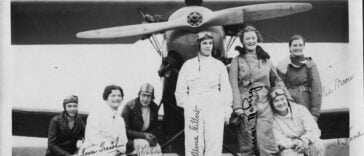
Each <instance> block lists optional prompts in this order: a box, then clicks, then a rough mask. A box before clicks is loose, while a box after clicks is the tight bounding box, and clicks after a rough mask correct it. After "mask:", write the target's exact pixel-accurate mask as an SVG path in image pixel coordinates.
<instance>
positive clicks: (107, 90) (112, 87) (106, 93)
mask: <svg viewBox="0 0 364 156" xmlns="http://www.w3.org/2000/svg"><path fill="white" fill-rule="evenodd" d="M112 90H119V91H120V93H121V97H124V92H123V89H121V87H120V86H117V85H108V86H106V87H105V89H104V93H103V94H102V98H103V99H104V100H107V98H108V96H109V94H110V93H111V92H112Z"/></svg>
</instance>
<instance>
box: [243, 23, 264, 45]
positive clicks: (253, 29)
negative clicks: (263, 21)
mask: <svg viewBox="0 0 364 156" xmlns="http://www.w3.org/2000/svg"><path fill="white" fill-rule="evenodd" d="M251 31H253V32H255V34H256V35H257V41H258V42H263V37H262V34H261V33H260V32H259V30H258V29H257V28H255V27H254V26H252V25H247V26H245V27H244V28H243V29H241V31H240V32H239V33H238V36H239V38H240V42H241V43H243V41H244V34H245V33H246V32H251Z"/></svg>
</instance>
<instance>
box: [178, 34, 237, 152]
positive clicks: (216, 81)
mask: <svg viewBox="0 0 364 156" xmlns="http://www.w3.org/2000/svg"><path fill="white" fill-rule="evenodd" d="M213 44H214V41H213V35H212V33H210V32H200V33H198V34H197V37H196V47H197V50H198V54H197V56H196V57H194V58H192V59H190V60H187V61H186V62H185V63H184V64H183V66H182V68H181V70H180V72H179V76H178V80H177V87H176V92H175V95H176V100H177V105H178V106H179V107H182V108H184V116H185V154H186V156H189V155H193V156H202V155H205V156H216V155H217V153H222V143H223V132H224V121H225V122H227V121H229V117H230V114H231V112H232V108H231V105H232V90H231V86H230V82H229V78H228V73H227V69H226V67H225V65H224V64H223V63H222V62H220V61H219V60H217V59H215V58H214V57H212V56H211V53H212V51H213V49H214V47H213V46H214V45H213Z"/></svg>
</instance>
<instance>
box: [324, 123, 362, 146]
mask: <svg viewBox="0 0 364 156" xmlns="http://www.w3.org/2000/svg"><path fill="white" fill-rule="evenodd" d="M351 129H352V127H350V130H351ZM363 135H364V133H363V132H361V131H358V132H356V133H355V135H353V136H351V137H349V138H345V139H337V140H336V141H335V142H333V143H330V144H328V145H327V148H328V149H331V148H337V147H338V146H348V145H349V143H350V142H351V141H353V140H356V139H359V138H360V137H362V136H363Z"/></svg>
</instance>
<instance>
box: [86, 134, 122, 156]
mask: <svg viewBox="0 0 364 156" xmlns="http://www.w3.org/2000/svg"><path fill="white" fill-rule="evenodd" d="M123 146H125V145H124V144H119V138H116V141H115V143H114V144H108V143H106V142H101V143H100V145H99V146H92V147H88V148H82V149H81V150H80V151H81V153H79V156H88V155H95V154H98V153H102V152H109V153H111V152H115V151H116V150H117V149H118V148H120V147H123Z"/></svg>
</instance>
